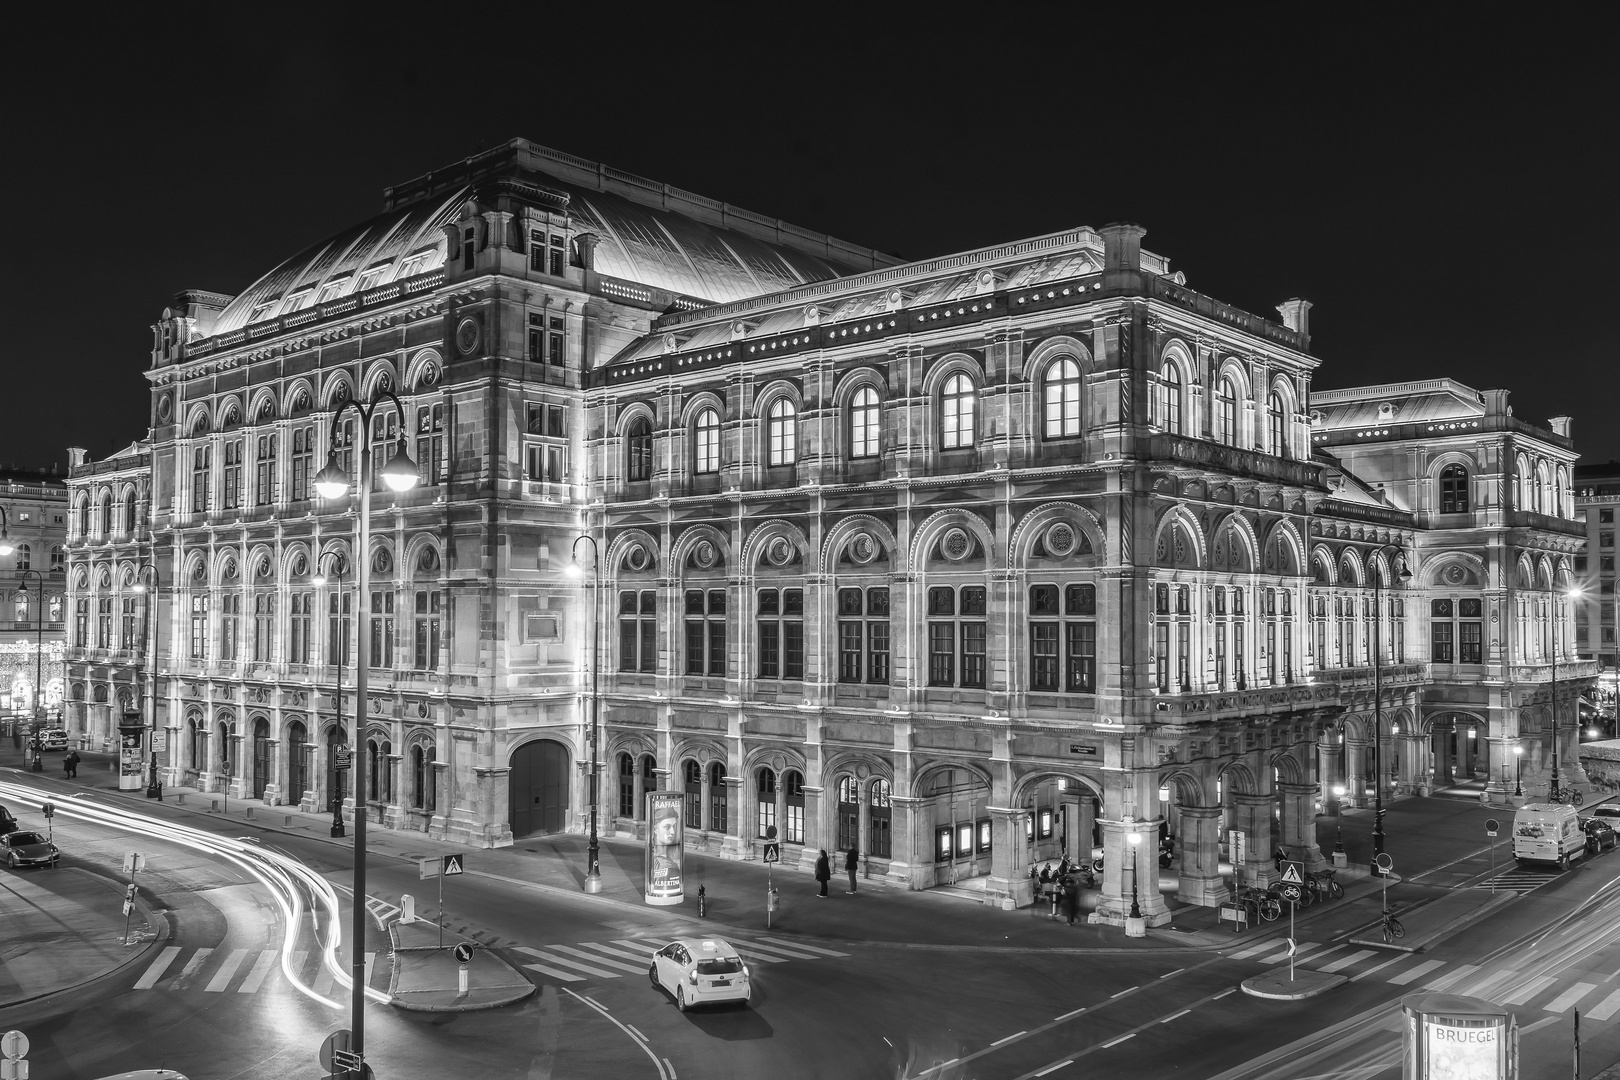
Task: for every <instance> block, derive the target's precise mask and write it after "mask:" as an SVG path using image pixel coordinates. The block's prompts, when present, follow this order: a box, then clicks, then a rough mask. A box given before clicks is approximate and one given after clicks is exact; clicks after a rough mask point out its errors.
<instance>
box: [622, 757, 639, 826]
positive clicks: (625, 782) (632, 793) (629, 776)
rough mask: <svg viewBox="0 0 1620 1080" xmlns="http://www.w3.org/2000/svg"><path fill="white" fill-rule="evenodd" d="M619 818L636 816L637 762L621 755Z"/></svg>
mask: <svg viewBox="0 0 1620 1080" xmlns="http://www.w3.org/2000/svg"><path fill="white" fill-rule="evenodd" d="M619 816H620V817H622V818H633V817H635V816H636V761H635V759H634V758H632V757H631V756H630V755H629V754H620V755H619Z"/></svg>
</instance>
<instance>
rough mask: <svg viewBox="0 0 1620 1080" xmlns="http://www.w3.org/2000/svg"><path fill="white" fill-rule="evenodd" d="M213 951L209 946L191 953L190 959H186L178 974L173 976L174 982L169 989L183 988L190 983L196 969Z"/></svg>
mask: <svg viewBox="0 0 1620 1080" xmlns="http://www.w3.org/2000/svg"><path fill="white" fill-rule="evenodd" d="M213 952H214V950H213V948H212V947H211V946H210V947H208V948H203V949H198V950H197V951H196V952H194V953H192V954H191V959H190V960H188V961H186V966H185V967H183V968H181V969H180V974H179V975H176V976H175V978H174V982H173V983H172V984H171V985H170V987H169V989H171V990H184V989H185V988H186V987H187V986H188V985H189V984H190V982H191V980H192V979H193V978H194V977H195V976H196V974H197V971H198V969H200V968H201V967H202V966H203V963H204V961H206V960H207V959H208V958H209V956H211V955H213Z"/></svg>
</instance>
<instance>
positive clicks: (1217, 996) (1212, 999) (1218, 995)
mask: <svg viewBox="0 0 1620 1080" xmlns="http://www.w3.org/2000/svg"><path fill="white" fill-rule="evenodd" d="M1236 990H1237V987H1235V986H1234V987H1232V988H1231V989H1228V990H1222V991H1221V992H1220V993H1218V994H1216V995H1215V996H1214V997H1212V998H1210V999H1209V1000H1211V1001H1219V1000H1221V998H1223V997H1225V996H1226V995H1228V994H1231V993H1234V992H1236Z"/></svg>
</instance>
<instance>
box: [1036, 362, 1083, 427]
mask: <svg viewBox="0 0 1620 1080" xmlns="http://www.w3.org/2000/svg"><path fill="white" fill-rule="evenodd" d="M1041 419H1042V422H1043V425H1044V427H1043V433H1044V434H1045V436H1046V437H1047V438H1048V439H1063V438H1068V437H1069V436H1072V435H1078V434H1080V365H1078V364H1076V363H1075V362H1074V361H1073V360H1071V359H1069V358H1068V357H1067V356H1065V357H1063V358H1062V359H1060V360H1057V361H1055V362H1053V363H1052V364H1050V365H1048V366H1047V369H1046V379H1045V391H1044V393H1043V395H1042V403H1041Z"/></svg>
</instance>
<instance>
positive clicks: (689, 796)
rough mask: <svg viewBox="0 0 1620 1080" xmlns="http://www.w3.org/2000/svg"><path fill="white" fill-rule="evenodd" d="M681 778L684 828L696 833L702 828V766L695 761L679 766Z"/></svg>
mask: <svg viewBox="0 0 1620 1080" xmlns="http://www.w3.org/2000/svg"><path fill="white" fill-rule="evenodd" d="M681 778H682V780H683V781H684V782H685V785H686V788H685V792H684V794H685V796H686V797H685V800H684V801H685V803H686V827H687V828H688V829H691V830H693V831H694V832H696V831H697V830H698V829H701V828H703V766H701V765H699V764H698V763H697V762H695V761H688V762H685V763H684V764H682V765H681Z"/></svg>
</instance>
